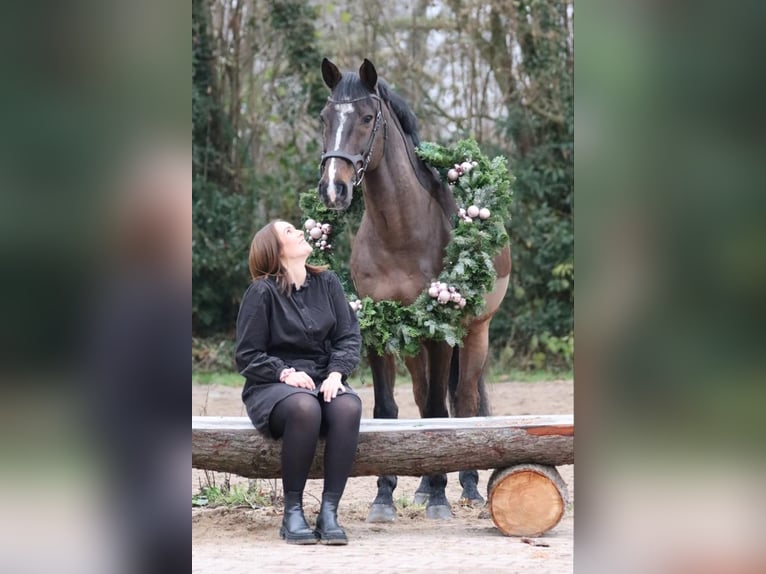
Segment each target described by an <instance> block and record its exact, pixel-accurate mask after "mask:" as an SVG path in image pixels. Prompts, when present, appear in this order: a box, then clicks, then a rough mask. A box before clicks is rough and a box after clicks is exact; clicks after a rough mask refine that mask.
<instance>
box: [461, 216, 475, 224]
mask: <svg viewBox="0 0 766 574" xmlns="http://www.w3.org/2000/svg"><path fill="white" fill-rule="evenodd" d="M463 221H465V222H466V223H472V222H473V219H471V218H470V217H465V218H464V219H463Z"/></svg>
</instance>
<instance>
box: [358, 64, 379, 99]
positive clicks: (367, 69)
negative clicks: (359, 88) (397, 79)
mask: <svg viewBox="0 0 766 574" xmlns="http://www.w3.org/2000/svg"><path fill="white" fill-rule="evenodd" d="M359 79H360V80H362V83H363V84H364V86H365V87H366V88H367V89H368V90H370V91H371V92H373V93H374V92H375V85H376V84H377V83H378V73H377V72H376V71H375V66H373V65H372V62H370V61H369V60H368V59H367V58H365V59H364V62H362V65H361V67H360V68H359Z"/></svg>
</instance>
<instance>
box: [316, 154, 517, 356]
mask: <svg viewBox="0 0 766 574" xmlns="http://www.w3.org/2000/svg"><path fill="white" fill-rule="evenodd" d="M417 152H418V155H419V156H420V157H421V158H422V159H423V160H424V161H426V162H427V163H429V164H431V165H433V166H434V167H435V168H436V169H437V170H438V171H439V172H440V174H441V175H442V177H443V178H444V180H445V181H446V180H447V173H448V170H449V169H451V168H453V166H455V164H460V163H463V162H466V161H468V162H472V161H473V162H475V165H474V166H473V167H472V169H470V171H466V173H464V174H463V175H462V176H461V177H460V178H459V179H458V180H457V181H455V182H454V183H453V184H450V188H451V190H452V192H453V193H454V195H455V200H456V202H457V205H458V207H459V208H467V207H469V206H471V205H476V206H477V207H486V208H488V209H489V210H490V216H489V218H487V219H483V220H482V219H479V218H476V219H475V220H473V221H472V222H468V221H466V220H464V219H462V218H459V217H457V216H456V217H455V218H454V221H453V229H452V232H451V241H450V243H449V244H448V245H447V248H446V251H445V257H444V269H443V271H442V272H441V273H440V274H439V277H433V278H432V280H433V281H437V282H440V283H444V284H447V285H448V286H450V287H451V288H454V289H455V290H456V291H457V292H458V293H460V294H461V295H462V297H463V298H464V299H465V300H466V304H465V306H462V307H461V306H459V305H457V304H453V303H448V304H440V303H438V302H437V301H436V300H435V299H433V298H432V297H431V296H430V295H429V294H428V292H427V291H424V292H423V293H421V294H420V295H419V296H418V298H417V299H416V300H415V301H414V302H413V303H412V304H411V305H407V306H405V305H402V304H401V303H399V302H397V301H373V300H372V299H371V298H369V297H365V298H364V300H362V302H361V303H362V308H361V309H360V310H358V311H357V315H358V317H359V326H360V329H361V331H362V338H363V342H364V344H365V346H366V347H367V348H371V349H374V350H375V351H376V352H377V353H378V354H383V353H395V354H402V355H414V354H416V353H417V352H418V351H419V348H420V341H421V340H423V339H434V340H440V341H446V342H448V343H449V344H450V345H456V344H459V342H460V340H461V339H462V338H463V336H464V335H465V327H466V319H467V318H468V317H471V316H475V315H477V314H479V313H481V311H482V310H483V307H484V299H483V298H484V295H485V294H486V293H487V292H488V291H489V290H491V288H492V285H493V284H494V281H495V270H494V267H493V264H492V259H493V258H494V256H495V255H496V254H497V253H499V251H500V250H501V249H502V247H503V246H504V245H506V244H507V243H508V233H507V232H506V230H505V224H504V222H505V220H506V219H507V217H508V210H509V208H510V205H511V198H512V195H511V182H512V177H511V175H510V174H509V173H508V168H507V162H506V161H505V159H504V158H502V157H496V158H494V159H492V160H489V158H487V156H485V155H484V154H482V153H481V150H480V149H479V146H478V144H477V143H476V142H475V141H474V140H471V139H468V140H462V141H460V142H458V143H457V144H456V145H455V146H453V147H451V148H447V147H443V146H440V145H438V144H435V143H428V142H424V143H422V144H421V145H420V147H419V148H418V150H417ZM356 195H358V194H356ZM354 201H355V202H356V205H353V203H352V205H353V209H352V210H351V212H350V213H349V214H346V215H340V214H338V212H337V211H331V210H328V209H327V208H326V207H324V206H323V205H322V204H321V202H320V201H319V199H318V198H317V194H316V193H315V192H314V193H307V194H304V195H303V196H302V198H301V207H302V208H303V209H304V213H305V215H306V219H313V220H315V221H321V222H323V223H330V224H331V225H332V227H333V231H332V234H333V235H335V234H339V233H340V232H341V231H342V230H343V228H344V227H345V226H346V225H347V218H349V219H351V218H354V219H356V220H357V221H358V219H357V218H358V217H360V215H361V209H362V208H363V204H362V200H361V199H356V198H355V200H354ZM312 257H313V259H312V260H311V262H312V263H318V264H325V265H329V266H330V267H332V268H333V269H335V268H336V267H335V258H334V256H333V252H332V250H322V249H315V250H314V254H313V255H312ZM346 292H347V293H351V289H348V283H346ZM348 297H349V300H350V301H354V300H356V299H357V298H356V296H354V295H348Z"/></svg>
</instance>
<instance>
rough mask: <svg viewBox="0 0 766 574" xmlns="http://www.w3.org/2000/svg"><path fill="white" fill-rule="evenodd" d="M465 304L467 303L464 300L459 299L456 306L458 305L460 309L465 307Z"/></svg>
mask: <svg viewBox="0 0 766 574" xmlns="http://www.w3.org/2000/svg"><path fill="white" fill-rule="evenodd" d="M467 303H468V301H466V300H465V299H460V302H458V305H460V308H461V309H462V308H463V307H465V306H466V304H467Z"/></svg>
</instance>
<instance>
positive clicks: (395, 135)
mask: <svg viewBox="0 0 766 574" xmlns="http://www.w3.org/2000/svg"><path fill="white" fill-rule="evenodd" d="M387 115H388V114H387ZM387 121H388V126H389V127H388V135H387V138H388V139H387V140H386V141H385V144H384V145H385V149H384V152H383V158H382V159H381V161H380V163H379V164H378V165H377V166H376V168H375V169H374V170H371V171H368V172H367V174H366V175H365V181H364V184H363V193H364V202H365V214H364V219H363V221H362V225H364V224H365V223H366V224H368V225H370V226H372V227H373V228H375V229H376V230H377V231H378V233H377V234H376V235H379V236H381V237H382V238H384V239H387V241H386V242H387V243H388V244H389V245H390V246H392V247H394V246H396V247H404V248H408V249H412V248H417V246H416V245H413V242H414V241H419V240H429V241H431V242H434V240H436V242H438V243H444V242H446V241H447V239H448V237H449V229H450V225H449V219H448V216H447V214H446V213H445V211H444V209H443V208H442V206H441V205H440V204H439V202H438V201H437V200H436V199H435V198H434V196H433V195H431V193H429V191H428V190H427V189H425V188H424V187H423V185H422V184H421V183H420V181H419V179H418V177H417V174H416V173H415V171H414V170H413V166H412V163H411V161H410V156H409V154H408V151H407V146H408V145H411V144H410V143H409V142H408V140H407V139H406V138H407V137H408V136H405V135H404V134H403V133H402V131H401V127H399V123H398V121H397V120H396V119H394V118H393V117H392V116H390V115H388V118H387ZM365 220H366V221H365Z"/></svg>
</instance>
